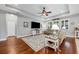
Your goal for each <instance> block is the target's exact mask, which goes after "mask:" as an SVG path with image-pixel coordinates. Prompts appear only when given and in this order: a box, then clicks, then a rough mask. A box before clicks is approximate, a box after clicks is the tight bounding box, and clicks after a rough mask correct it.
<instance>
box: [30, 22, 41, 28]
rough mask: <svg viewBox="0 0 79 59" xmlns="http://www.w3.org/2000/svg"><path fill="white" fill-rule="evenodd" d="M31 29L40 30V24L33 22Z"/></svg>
mask: <svg viewBox="0 0 79 59" xmlns="http://www.w3.org/2000/svg"><path fill="white" fill-rule="evenodd" d="M31 28H40V23H38V22H31Z"/></svg>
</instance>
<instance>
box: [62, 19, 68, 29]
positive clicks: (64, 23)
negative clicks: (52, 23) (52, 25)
mask: <svg viewBox="0 0 79 59" xmlns="http://www.w3.org/2000/svg"><path fill="white" fill-rule="evenodd" d="M63 26H65V27H66V29H68V20H63V21H61V28H62V27H63Z"/></svg>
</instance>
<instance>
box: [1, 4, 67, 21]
mask: <svg viewBox="0 0 79 59" xmlns="http://www.w3.org/2000/svg"><path fill="white" fill-rule="evenodd" d="M5 6H6V4H5ZM5 6H4V5H3V7H5ZM0 7H2V5H0ZM9 7H10V8H9V9H11V10H9V9H8V7H7V6H6V8H2V9H0V10H3V9H5V10H7V11H8V12H11V13H14V14H16V15H25V16H27V17H30V18H33V19H35V20H36V19H37V20H42V21H43V20H46V19H49V18H51V17H53V18H54V17H55V16H59V15H62V14H64V13H66V12H68V11H69V8H68V5H67V4H18V5H16V4H9ZM43 7H45V8H46V11H51V12H52V13H50V14H48V16H43V15H42V14H39V13H40V12H42V10H43ZM13 10H14V12H12V11H13ZM1 12H2V11H1ZM1 12H0V13H1Z"/></svg>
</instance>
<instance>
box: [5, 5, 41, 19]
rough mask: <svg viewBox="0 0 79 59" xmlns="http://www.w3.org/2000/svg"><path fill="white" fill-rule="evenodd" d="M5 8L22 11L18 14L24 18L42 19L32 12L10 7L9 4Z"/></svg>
mask: <svg viewBox="0 0 79 59" xmlns="http://www.w3.org/2000/svg"><path fill="white" fill-rule="evenodd" d="M5 6H6V7H10V8H14V9H16V10H18V11H20V12H19V13H18V14H20V15H23V16H24V17H28V18H32V19H36V20H38V19H39V18H40V17H39V16H37V15H35V14H32V13H30V12H27V11H25V10H23V9H21V8H19V7H18V6H13V5H9V4H5Z"/></svg>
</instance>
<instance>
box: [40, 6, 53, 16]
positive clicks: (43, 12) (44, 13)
mask: <svg viewBox="0 0 79 59" xmlns="http://www.w3.org/2000/svg"><path fill="white" fill-rule="evenodd" d="M49 13H52V12H51V11H46V8H45V7H43V10H42V12H41V13H39V14H42V15H44V16H48V14H49Z"/></svg>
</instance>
